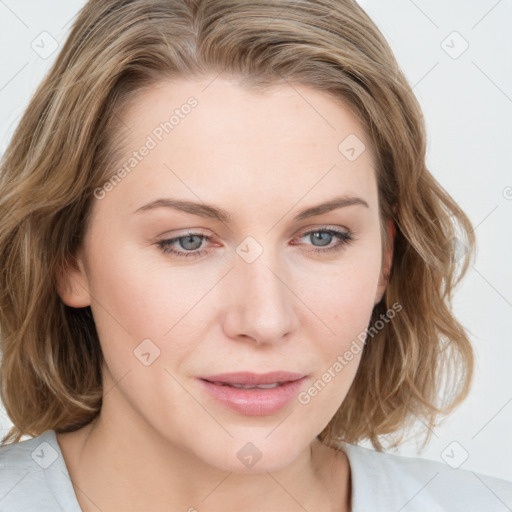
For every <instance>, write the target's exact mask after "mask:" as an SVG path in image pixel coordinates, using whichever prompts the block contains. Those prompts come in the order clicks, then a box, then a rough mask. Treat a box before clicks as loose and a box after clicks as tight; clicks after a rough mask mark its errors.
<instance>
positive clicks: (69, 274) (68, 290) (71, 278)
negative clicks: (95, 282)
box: [57, 254, 91, 308]
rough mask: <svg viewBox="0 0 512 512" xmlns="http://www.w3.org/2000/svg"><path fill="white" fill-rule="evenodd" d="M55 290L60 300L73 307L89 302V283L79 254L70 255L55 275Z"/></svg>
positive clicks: (86, 304) (80, 306)
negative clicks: (64, 266)
mask: <svg viewBox="0 0 512 512" xmlns="http://www.w3.org/2000/svg"><path fill="white" fill-rule="evenodd" d="M57 291H58V293H59V296H60V298H61V299H62V302H64V304H66V305H67V306H70V307H73V308H83V307H86V306H89V305H90V304H91V300H90V295H89V283H88V280H87V274H86V272H85V267H84V264H83V259H82V256H81V254H78V257H74V256H71V257H70V258H69V260H68V264H67V266H66V268H65V269H62V270H61V272H60V274H59V275H58V276H57Z"/></svg>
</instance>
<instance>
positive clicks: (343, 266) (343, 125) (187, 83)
mask: <svg viewBox="0 0 512 512" xmlns="http://www.w3.org/2000/svg"><path fill="white" fill-rule="evenodd" d="M212 78H213V77H208V78H207V79H204V80H197V81H192V80H185V79H181V80H176V81H173V82H161V83H159V84H158V85H157V86H153V87H151V88H150V89H147V90H145V91H143V92H142V93H140V94H139V95H138V96H137V97H136V99H135V101H134V103H133V104H132V105H131V106H130V108H129V109H127V110H126V111H125V112H124V114H123V115H122V116H121V120H122V122H123V123H124V125H123V126H124V128H123V129H124V130H126V133H125V134H123V140H125V144H126V148H125V149H126V153H125V154H126V155H127V158H128V157H129V156H130V154H131V153H132V152H133V151H134V150H136V149H138V148H140V147H141V146H142V145H143V144H144V142H145V140H146V137H147V136H148V135H149V134H151V133H152V130H154V128H155V127H156V126H158V125H159V123H161V122H162V121H164V120H166V119H168V117H169V114H168V113H170V112H172V111H173V110H174V109H175V108H178V107H179V106H180V105H182V104H183V103H185V102H186V100H187V98H189V97H190V96H194V97H195V98H196V99H197V100H198V105H197V107H195V108H194V109H192V111H191V112H190V114H189V115H188V116H186V117H185V118H184V119H182V120H180V123H179V125H178V126H176V127H175V128H174V129H173V131H172V132H170V133H169V134H167V135H165V136H164V138H163V140H162V141H161V142H160V143H159V144H158V145H157V147H155V148H154V149H152V150H151V151H150V152H149V154H148V155H147V156H146V157H145V158H144V159H143V160H142V161H141V162H140V163H138V165H137V166H136V168H134V170H132V171H131V172H130V173H129V174H128V175H127V176H126V177H125V178H124V179H123V180H122V181H121V183H119V184H117V185H116V186H115V187H114V188H113V189H112V190H110V191H109V192H108V193H106V194H105V197H104V198H103V199H95V201H94V204H93V210H92V217H91V222H90V224H89V227H88V230H87V232H86V234H85V238H84V241H83V245H82V247H81V250H80V251H79V253H78V254H77V258H76V265H73V266H72V267H71V268H70V270H69V272H68V273H66V274H65V275H63V276H61V279H60V281H59V294H60V296H61V298H62V300H63V301H64V302H65V303H66V304H67V305H69V306H72V307H84V306H88V305H90V306H91V309H92V312H93V315H94V320H95V322H96V326H97V330H98V335H99V338H100V342H101V346H102V349H103V354H104V357H105V364H104V367H103V379H104V380H103V382H104V399H103V406H102V410H101V414H100V415H99V417H98V419H97V420H96V421H94V422H93V423H91V424H89V425H88V426H86V427H84V428H82V429H79V430H77V431H75V432H72V433H65V434H58V435H57V440H58V442H59V445H60V446H61V449H62V452H63V455H64V458H65V461H66V464H67V466H68V470H69V472H70V476H71V479H72V482H73V485H74V488H75V493H76V495H77V498H78V501H79V503H80V506H81V507H82V509H83V510H85V511H88V510H95V511H97V510H98V507H99V508H100V509H101V510H102V511H103V512H107V511H114V510H127V511H129V510H183V511H187V510H189V511H193V510H198V511H201V512H202V511H208V512H216V511H220V510H223V511H224V510H226V509H228V510H241V509H243V510H245V511H246V512H252V511H261V510H265V511H267V512H268V511H274V510H275V511H283V510H286V511H299V510H300V511H303V510H304V509H306V510H325V511H346V510H349V507H350V494H351V493H350V467H349V464H348V461H347V458H346V456H345V455H344V453H343V452H342V451H335V450H333V449H332V448H328V447H326V446H325V445H323V444H321V443H320V442H319V441H318V440H317V439H316V436H317V435H318V434H319V433H320V432H321V431H322V430H323V428H324V427H325V426H326V425H327V424H328V422H329V421H330V419H331V418H332V417H333V415H334V414H335V412H336V410H337V409H338V408H339V406H340V404H341V403H342V402H343V399H344V398H345V396H346V394H347V392H348V389H349V387H350V385H351V383H352V381H353V379H354V376H355V373H356V370H357V367H358V364H359V361H360V357H361V355H360V353H359V354H356V355H354V358H353V359H352V361H351V362H350V363H349V364H347V365H346V366H345V367H344V368H343V370H342V371H340V372H339V373H337V374H336V377H335V378H333V379H332V381H331V382H330V383H329V384H328V385H326V386H325V388H324V389H323V390H322V391H321V392H320V393H318V394H317V396H315V397H313V398H311V400H310V402H309V403H308V404H307V405H303V404H301V403H299V402H298V401H297V400H295V399H294V400H292V401H291V402H290V404H288V405H287V406H286V407H285V408H283V409H281V410H280V411H278V412H277V413H274V414H270V415H264V416H259V417H256V416H246V415H243V414H240V413H236V412H234V411H231V410H229V409H227V408H226V407H224V406H223V405H221V404H219V403H218V402H216V401H215V400H214V399H213V398H212V397H211V396H210V395H209V394H207V393H206V392H205V391H204V390H203V389H202V387H201V386H200V383H199V382H198V380H197V379H196V377H198V376H201V375H203V376H204V375H211V374H217V373H223V372H233V371H243V370H245V371H252V372H254V373H264V372H267V371H271V370H288V371H296V372H302V373H304V374H307V375H308V378H307V380H306V382H305V383H304V384H303V387H302V388H301V390H307V389H308V388H309V387H310V386H311V385H312V383H314V382H315V381H316V380H317V379H318V378H319V377H321V375H322V374H323V373H324V372H325V371H326V370H327V369H328V368H329V367H331V366H332V365H333V363H334V362H335V361H336V358H337V357H338V355H340V354H343V353H344V352H345V351H346V350H347V349H349V347H350V345H351V343H352V341H353V340H354V339H355V338H356V337H357V335H358V334H360V333H361V332H362V331H364V329H365V328H366V327H367V326H368V323H369V321H370V316H371V312H372V309H373V307H374V305H375V304H377V303H378V302H379V301H380V300H381V298H382V296H383V293H384V291H385V287H386V282H385V280H384V278H383V275H384V274H383V273H384V272H386V271H388V270H389V265H390V262H391V260H392V251H390V252H389V253H387V254H383V253H382V250H381V231H380V223H379V212H378V190H377V184H376V179H375V171H374V166H375V164H374V160H373V157H372V154H371V151H370V144H369V141H368V139H367V137H366V135H365V133H364V131H363V129H362V127H361V125H360V124H359V122H358V120H357V118H356V117H355V116H354V115H353V114H352V113H351V111H350V110H349V109H348V108H347V107H346V106H344V104H342V103H341V102H335V101H334V100H333V98H332V97H330V96H328V95H327V94H325V93H323V92H321V91H317V90H315V89H312V88H310V87H308V86H304V85H300V84H293V87H292V86H291V85H279V86H275V87H273V88H272V89H271V90H269V91H267V92H265V93H264V94H257V93H255V92H249V91H248V90H245V89H243V88H241V87H240V86H238V85H237V84H236V83H234V82H231V81H228V80H224V79H221V78H217V79H215V80H213V82H212ZM208 84H209V85H208ZM305 100H306V101H305ZM349 134H356V136H357V137H358V138H359V139H360V140H361V141H363V142H364V143H365V145H366V150H365V151H363V153H362V154H361V155H360V156H359V157H358V158H357V159H356V160H354V161H349V160H348V159H347V158H346V157H345V156H344V155H343V154H342V153H341V152H340V151H339V150H338V145H339V144H340V142H341V141H343V140H344V139H345V137H347V136H348V135H349ZM343 194H349V195H355V196H358V197H361V198H363V199H364V200H365V201H366V202H367V203H368V206H369V207H368V208H366V207H364V206H361V205H352V206H348V207H344V208H338V209H335V210H333V211H330V212H327V213H323V214H320V215H317V216H315V217H311V218H307V219H304V220H302V221H299V222H296V221H294V220H293V217H294V216H295V214H296V213H297V212H299V211H301V210H302V209H304V208H306V207H309V206H314V205H317V204H319V203H322V202H324V201H327V200H329V199H332V198H333V197H335V196H340V195H343ZM163 197H172V198H178V199H182V200H191V201H199V202H201V201H202V202H205V203H209V204H210V203H211V204H214V205H217V206H219V207H221V208H223V209H225V210H227V211H228V212H229V213H230V214H231V215H232V220H231V221H230V222H221V221H218V220H214V219H209V218H203V217H199V216H196V215H193V214H191V213H185V212H179V211H177V210H174V209H171V208H157V209H152V210H148V211H145V212H144V213H141V212H138V213H133V212H134V210H136V209H137V208H139V207H140V206H142V205H144V204H146V203H148V202H150V201H152V200H154V199H158V198H163ZM326 227H327V228H336V229H338V230H341V231H347V229H349V230H351V232H352V233H353V236H354V238H355V240H354V241H353V242H351V243H350V244H348V245H345V246H343V247H342V248H341V249H340V250H339V251H331V252H326V253H323V254H321V253H319V254H315V253H313V252H312V250H314V249H320V250H322V249H324V250H325V246H324V245H322V244H321V243H320V244H319V243H318V241H316V240H315V237H314V236H312V235H311V234H309V235H304V234H303V233H304V232H305V231H310V230H317V231H318V230H320V231H321V229H322V228H324V229H325V228H326ZM188 229H191V230H192V231H194V232H197V231H199V232H200V233H201V234H204V235H206V236H209V237H211V238H210V240H209V241H208V240H203V243H202V245H200V244H199V243H198V241H197V239H195V243H196V245H195V246H194V247H193V248H192V249H190V245H189V246H187V245H185V246H183V245H179V243H178V242H175V243H174V245H173V247H174V248H175V249H176V250H178V251H181V252H186V251H187V250H188V251H189V252H194V250H196V252H197V250H201V249H205V250H206V252H207V253H206V254H203V255H201V256H199V257H197V258H196V257H188V258H179V257H178V256H175V255H173V254H166V253H164V252H162V250H161V248H160V247H159V246H158V245H157V242H159V241H161V240H165V239H170V238H172V237H178V236H185V237H186V233H187V230H188ZM390 235H391V236H393V232H392V230H391V228H390ZM247 236H252V237H253V238H254V239H255V240H256V241H257V243H258V244H259V245H260V246H261V248H262V249H263V252H262V254H261V255H260V256H259V257H258V258H257V259H256V260H255V261H253V262H251V263H248V262H247V261H245V260H244V259H243V258H242V257H241V256H239V254H238V253H237V252H236V249H237V247H239V246H240V244H242V242H243V241H244V239H245V238H246V237H247ZM317 236H318V235H317ZM323 236H324V237H327V243H326V242H324V244H326V245H327V246H329V247H332V246H335V245H336V244H338V243H339V240H338V239H337V238H336V237H334V236H333V237H330V238H329V237H328V236H327V235H323ZM182 240H183V239H182ZM198 245H200V248H199V249H196V247H197V246H198ZM242 247H243V245H242ZM187 248H188V249H187ZM251 250H254V249H251ZM146 338H149V339H151V340H152V342H153V343H154V345H155V346H157V347H158V348H159V350H160V355H159V357H158V358H156V359H155V360H154V361H153V362H152V363H151V364H150V365H149V366H145V365H144V364H142V363H141V361H140V360H139V359H138V358H137V357H135V356H134V350H135V349H136V348H137V347H138V346H139V345H140V343H141V342H142V340H144V339H146ZM247 442H251V443H252V444H253V445H255V446H256V447H257V449H258V450H259V452H260V453H261V454H262V457H261V459H260V460H259V461H258V462H257V463H256V464H255V465H254V466H252V467H251V468H247V467H245V466H244V465H243V464H242V463H241V462H240V460H239V458H238V457H237V452H238V451H239V450H240V449H241V448H242V447H243V446H244V445H245V444H246V443H247Z"/></svg>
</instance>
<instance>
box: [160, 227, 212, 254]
mask: <svg viewBox="0 0 512 512" xmlns="http://www.w3.org/2000/svg"><path fill="white" fill-rule="evenodd" d="M205 240H206V241H209V240H210V237H208V236H206V235H203V234H202V233H192V232H190V233H187V234H186V235H182V236H177V237H174V238H169V239H167V240H160V242H157V244H156V245H158V246H159V247H160V249H161V251H162V252H163V253H164V254H169V253H171V254H175V255H176V256H178V257H179V258H190V257H194V256H195V257H199V256H204V255H205V254H207V253H208V251H207V250H206V249H199V247H200V246H201V244H202V242H203V241H205ZM177 245H178V246H180V247H181V249H178V248H177ZM198 249H199V250H198Z"/></svg>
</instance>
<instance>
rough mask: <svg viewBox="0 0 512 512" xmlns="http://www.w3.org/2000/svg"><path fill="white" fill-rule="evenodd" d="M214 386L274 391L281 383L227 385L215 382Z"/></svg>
mask: <svg viewBox="0 0 512 512" xmlns="http://www.w3.org/2000/svg"><path fill="white" fill-rule="evenodd" d="M214 384H217V386H230V387H232V388H239V389H254V388H258V389H272V388H277V386H280V385H281V384H282V383H281V382H274V383H272V384H256V385H253V384H226V383H225V382H214Z"/></svg>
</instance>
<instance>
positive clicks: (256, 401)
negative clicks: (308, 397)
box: [199, 377, 306, 416]
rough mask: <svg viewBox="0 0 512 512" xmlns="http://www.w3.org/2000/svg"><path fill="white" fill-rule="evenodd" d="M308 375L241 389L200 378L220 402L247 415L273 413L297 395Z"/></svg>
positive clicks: (207, 389)
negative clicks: (274, 385) (289, 380)
mask: <svg viewBox="0 0 512 512" xmlns="http://www.w3.org/2000/svg"><path fill="white" fill-rule="evenodd" d="M305 379H306V377H302V379H298V380H294V381H292V382H286V383H284V384H282V385H281V386H277V387H275V388H270V389H260V388H253V389H241V388H233V387H231V386H221V385H218V384H213V383H212V382H208V381H206V380H202V379H199V381H200V382H201V384H202V385H203V387H204V388H205V389H206V391H208V392H209V393H210V395H212V396H213V397H214V398H215V399H216V400H218V401H219V402H220V403H222V404H224V405H225V406H226V407H228V408H229V409H231V410H233V411H236V412H238V413H240V414H244V415H246V416H265V415H267V414H273V413H276V412H278V411H279V410H281V409H282V408H283V407H285V406H286V405H288V404H289V403H290V401H291V400H292V399H293V398H294V397H296V396H297V394H298V392H299V389H300V388H301V386H302V383H303V382H304V380H305Z"/></svg>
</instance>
